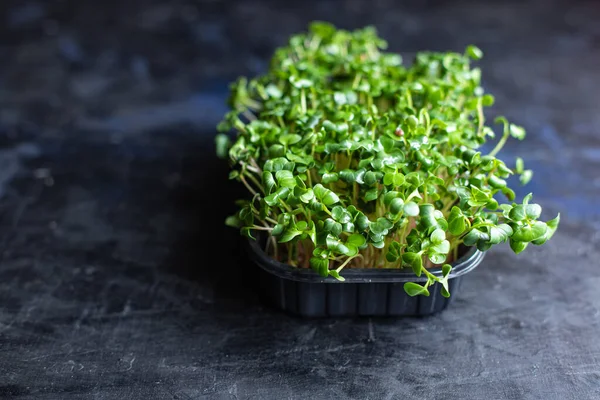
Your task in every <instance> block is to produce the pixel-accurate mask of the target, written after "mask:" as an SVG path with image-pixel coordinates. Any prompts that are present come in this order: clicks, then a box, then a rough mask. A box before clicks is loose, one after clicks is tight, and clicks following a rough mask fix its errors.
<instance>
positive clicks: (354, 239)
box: [346, 233, 367, 248]
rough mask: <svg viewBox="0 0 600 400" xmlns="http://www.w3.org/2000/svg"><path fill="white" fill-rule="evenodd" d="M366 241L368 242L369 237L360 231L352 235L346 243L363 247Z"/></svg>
mask: <svg viewBox="0 0 600 400" xmlns="http://www.w3.org/2000/svg"><path fill="white" fill-rule="evenodd" d="M366 242H367V239H365V237H364V236H363V235H361V234H360V233H355V234H352V235H350V237H349V238H348V240H347V241H346V243H349V244H351V245H353V246H355V247H358V248H361V247H362V246H364V245H365V243H366Z"/></svg>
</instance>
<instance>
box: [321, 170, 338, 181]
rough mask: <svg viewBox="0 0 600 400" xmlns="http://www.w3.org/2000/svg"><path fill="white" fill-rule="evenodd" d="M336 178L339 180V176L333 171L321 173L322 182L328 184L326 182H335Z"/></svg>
mask: <svg viewBox="0 0 600 400" xmlns="http://www.w3.org/2000/svg"><path fill="white" fill-rule="evenodd" d="M338 180H339V176H338V174H337V173H335V172H326V173H324V174H323V179H322V182H323V183H324V184H328V183H332V182H337V181H338Z"/></svg>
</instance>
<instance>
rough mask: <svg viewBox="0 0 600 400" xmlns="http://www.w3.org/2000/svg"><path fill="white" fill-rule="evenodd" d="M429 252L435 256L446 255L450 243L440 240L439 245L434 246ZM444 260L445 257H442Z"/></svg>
mask: <svg viewBox="0 0 600 400" xmlns="http://www.w3.org/2000/svg"><path fill="white" fill-rule="evenodd" d="M430 249H431V251H433V252H435V253H437V254H444V255H447V254H448V252H449V251H450V242H449V241H447V240H442V241H441V242H440V243H437V244H434V245H433V246H431V247H430ZM444 258H445V257H444Z"/></svg>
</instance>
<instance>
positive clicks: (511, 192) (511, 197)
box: [502, 187, 515, 201]
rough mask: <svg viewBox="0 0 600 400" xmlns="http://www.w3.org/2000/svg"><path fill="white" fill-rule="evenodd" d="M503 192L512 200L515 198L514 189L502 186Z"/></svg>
mask: <svg viewBox="0 0 600 400" xmlns="http://www.w3.org/2000/svg"><path fill="white" fill-rule="evenodd" d="M502 193H503V194H504V195H505V196H506V198H507V199H508V200H510V201H513V200H514V199H515V192H514V191H513V190H512V189H510V188H508V187H505V188H502Z"/></svg>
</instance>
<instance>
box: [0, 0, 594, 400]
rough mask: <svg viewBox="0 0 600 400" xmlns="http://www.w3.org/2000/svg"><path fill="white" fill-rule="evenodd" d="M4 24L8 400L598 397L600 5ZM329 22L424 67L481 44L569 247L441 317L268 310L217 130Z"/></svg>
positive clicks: (508, 4)
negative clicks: (317, 23) (243, 79)
mask: <svg viewBox="0 0 600 400" xmlns="http://www.w3.org/2000/svg"><path fill="white" fill-rule="evenodd" d="M1 4H2V5H1V6H0V10H1V11H0V13H1V14H0V17H1V23H0V60H1V61H0V196H1V201H0V257H1V258H0V398H7V399H8V398H19V399H88V398H90V399H101V400H108V399H155V398H156V399H277V400H279V399H397V398H419V399H423V400H428V399H432V400H433V399H441V398H444V399H557V400H558V399H560V400H566V399H577V400H582V399H598V398H600V366H599V363H600V341H599V340H598V334H599V333H600V317H599V314H600V294H599V288H600V267H599V266H598V260H599V259H600V250H599V249H598V246H599V245H600V230H599V229H598V225H597V224H598V221H599V220H600V208H598V207H597V203H598V199H599V198H600V197H599V195H600V112H599V111H600V23H599V22H598V21H599V20H600V4H598V3H596V2H594V1H589V2H581V1H579V2H567V1H548V0H539V1H529V2H524V1H496V2H482V1H474V0H473V1H413V2H404V3H402V4H404V5H400V4H401V2H397V1H392V0H373V1H364V2H363V1H327V0H321V1H317V0H312V1H306V2H293V3H292V2H288V3H286V2H283V1H268V0H255V1H252V2H250V1H241V0H238V1H227V2H222V1H204V2H202V1H201V2H193V1H184V0H179V1H172V2H166V1H150V0H136V1H129V0H121V1H113V0H111V1H103V2H98V1H37V2H35V1H25V0H18V1H17V0H15V1H9V0H3V1H2V3H1ZM312 19H325V20H330V21H332V22H334V23H336V24H338V25H339V26H341V27H346V28H351V27H359V26H362V25H365V24H370V23H372V24H375V25H376V26H377V27H378V28H379V31H380V33H381V34H382V36H384V37H385V38H386V39H388V41H389V42H390V48H391V49H392V50H395V51H400V52H402V54H403V55H404V56H405V57H406V58H410V57H411V55H412V54H413V53H414V52H415V51H418V50H421V49H433V50H448V49H451V50H462V49H463V48H464V46H465V45H467V44H469V43H475V44H477V45H479V46H480V47H481V48H482V49H483V50H484V51H485V53H486V57H485V59H484V60H483V62H482V67H483V70H484V82H485V86H486V88H487V89H488V90H490V91H491V92H492V93H494V94H495V95H496V100H497V102H496V105H495V106H494V109H493V112H494V113H503V114H506V115H507V116H508V117H509V118H511V119H513V120H514V121H516V122H518V123H521V124H523V125H524V126H525V127H526V128H527V129H528V132H529V136H528V139H527V140H526V141H525V142H522V143H519V142H511V144H510V145H509V146H508V147H507V149H506V151H504V155H505V157H507V158H508V159H512V158H514V157H515V156H518V155H519V156H523V157H525V158H526V160H528V162H527V165H528V166H529V167H531V168H533V169H535V171H536V174H535V176H534V183H532V184H530V185H529V186H527V187H525V188H522V189H520V190H519V195H520V196H522V195H524V194H526V193H527V192H529V191H533V192H535V194H536V199H537V201H538V202H539V203H541V204H542V205H543V206H544V214H545V215H544V216H545V217H552V216H553V215H554V214H555V213H556V212H558V211H560V212H562V216H563V223H562V226H561V228H560V230H559V231H558V233H557V234H556V236H555V238H554V239H553V240H552V241H551V242H549V243H548V244H547V245H546V246H544V247H542V248H531V249H528V250H527V252H526V253H524V254H522V255H520V256H518V257H517V256H515V255H514V254H512V253H511V252H510V250H509V249H508V248H507V247H506V246H505V247H499V248H495V249H493V250H492V251H490V252H489V254H488V256H487V258H486V261H485V264H484V265H482V266H481V267H480V268H478V269H477V270H475V271H474V272H473V273H471V274H470V275H469V276H468V277H467V278H466V280H465V282H464V285H463V289H464V290H463V291H462V292H461V293H460V294H459V295H458V296H457V298H456V302H455V303H454V304H453V306H452V307H451V308H450V309H448V310H447V311H446V312H444V313H443V314H441V315H438V316H435V317H431V318H426V319H405V320H378V319H365V320H317V321H308V320H302V319H297V318H293V317H288V316H286V315H282V314H280V313H277V312H274V311H272V310H270V309H268V308H264V307H263V306H262V305H261V304H260V302H259V301H258V300H257V298H256V295H255V294H254V291H253V287H252V275H247V272H248V270H251V266H250V265H248V264H245V263H244V261H243V260H244V259H243V257H242V256H241V255H240V254H241V252H240V248H239V244H238V243H239V242H238V241H237V238H238V236H237V233H236V232H232V231H230V230H228V229H226V228H225V227H223V226H222V221H223V218H224V216H225V215H226V214H227V212H229V211H231V209H232V207H231V204H230V203H228V202H227V200H228V199H230V198H232V196H234V195H235V194H236V191H237V189H236V188H235V187H231V186H230V185H229V184H228V183H227V181H226V175H227V171H226V169H225V167H224V166H223V164H221V163H220V162H218V161H217V160H216V159H215V157H214V156H213V152H212V141H213V135H214V129H213V127H214V125H215V123H216V122H217V121H218V120H219V118H220V116H221V115H222V113H223V112H224V111H225V108H224V99H225V96H226V88H227V83H228V82H229V81H230V80H231V79H233V78H234V77H236V76H237V75H239V74H250V75H252V74H256V73H259V72H261V71H264V69H265V67H266V63H267V59H268V57H269V54H270V52H271V51H272V50H273V48H274V47H275V46H277V45H281V44H283V42H284V40H285V38H286V36H287V35H289V34H291V33H293V32H296V31H299V30H302V29H304V28H305V26H306V24H307V23H308V22H309V21H310V20H312ZM218 249H220V250H218Z"/></svg>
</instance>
